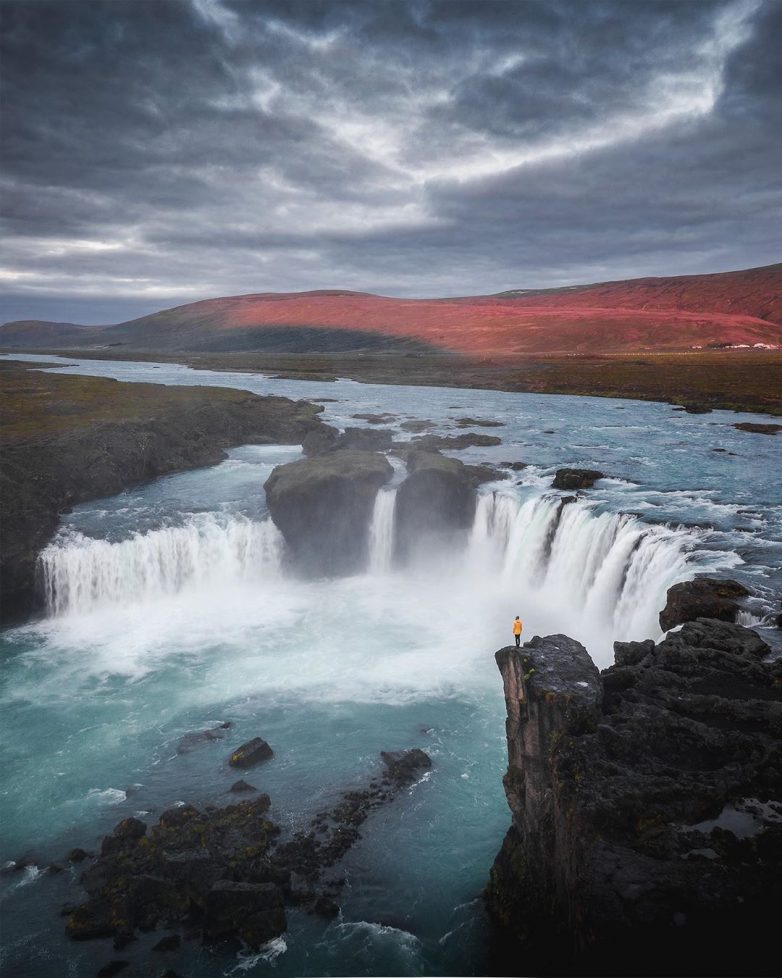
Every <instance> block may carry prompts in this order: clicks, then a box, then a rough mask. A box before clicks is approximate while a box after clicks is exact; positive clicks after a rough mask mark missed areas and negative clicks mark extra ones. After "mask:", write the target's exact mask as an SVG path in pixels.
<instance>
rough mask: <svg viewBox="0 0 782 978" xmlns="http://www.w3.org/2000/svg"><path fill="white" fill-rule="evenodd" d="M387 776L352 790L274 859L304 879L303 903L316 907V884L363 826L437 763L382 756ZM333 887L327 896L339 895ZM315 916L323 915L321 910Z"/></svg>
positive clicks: (419, 754)
mask: <svg viewBox="0 0 782 978" xmlns="http://www.w3.org/2000/svg"><path fill="white" fill-rule="evenodd" d="M381 758H382V760H383V763H384V765H385V768H386V776H385V777H383V778H382V779H381V780H380V781H378V780H377V778H373V779H372V781H371V782H370V784H369V786H368V787H367V788H362V789H358V790H354V791H347V792H345V794H344V795H343V796H342V798H341V800H340V801H339V802H338V803H337V805H335V806H334V808H331V809H326V810H324V811H321V812H319V813H318V814H317V815H315V816H314V818H313V819H312V821H311V823H310V831H309V832H298V833H296V835H295V836H294V837H293V838H292V839H291V840H290V841H289V842H287V843H284V844H283V845H281V846H279V847H278V849H277V852H276V855H275V859H276V860H277V862H278V863H279V865H281V866H282V867H284V869H285V870H286V871H287V872H290V873H293V874H295V875H296V876H297V877H298V878H300V879H301V880H303V881H304V882H305V883H306V884H307V886H308V889H305V890H300V891H297V894H296V899H297V902H298V903H299V904H300V905H304V906H309V907H312V908H313V909H314V906H315V904H316V902H317V900H318V898H319V896H320V895H321V894H320V893H319V892H318V891H316V890H313V889H312V887H313V886H314V885H315V884H317V883H318V882H319V881H320V880H321V878H322V876H323V873H324V872H325V870H326V869H328V868H329V867H331V866H333V865H334V864H335V863H337V862H338V861H339V860H340V859H341V858H342V857H343V856H344V855H345V853H346V852H347V851H348V850H349V849H350V847H351V846H352V845H353V844H354V843H355V842H357V841H358V840H359V839H360V838H361V835H360V832H359V826H361V825H362V824H363V823H364V822H365V821H366V819H367V817H368V816H369V814H370V812H372V811H373V810H374V809H375V808H378V807H380V806H381V805H383V804H385V803H386V802H389V801H391V800H393V798H394V797H395V796H396V795H397V794H398V792H399V791H401V790H402V789H403V788H406V787H408V786H409V785H410V784H412V783H413V782H414V781H415V780H416V779H417V778H418V777H419V774H420V772H421V771H424V770H427V769H428V768H430V767H431V765H432V761H431V759H430V758H429V756H428V755H427V754H426V753H425V752H424V751H422V750H420V749H418V748H414V749H413V750H409V751H399V752H386V751H384V752H383V753H382V754H381ZM335 885H337V884H334V883H331V884H327V885H326V889H325V891H323V892H324V894H325V896H326V897H328V898H331V899H333V898H334V896H335V895H336V894H335V892H334V890H333V887H334V886H335ZM315 912H318V913H320V912H322V911H321V910H316V911H315Z"/></svg>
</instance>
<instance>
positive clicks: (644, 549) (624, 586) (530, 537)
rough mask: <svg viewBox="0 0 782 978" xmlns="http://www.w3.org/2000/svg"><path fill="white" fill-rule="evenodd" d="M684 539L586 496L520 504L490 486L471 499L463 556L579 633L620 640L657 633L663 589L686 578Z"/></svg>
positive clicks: (687, 540) (688, 571) (541, 498)
mask: <svg viewBox="0 0 782 978" xmlns="http://www.w3.org/2000/svg"><path fill="white" fill-rule="evenodd" d="M691 543H692V541H691V540H690V538H689V536H688V534H687V533H686V532H684V531H681V530H672V529H670V528H669V527H666V526H655V525H649V524H646V523H644V522H643V521H642V520H640V519H638V518H637V517H635V516H630V515H628V514H623V513H609V512H600V511H599V510H598V506H597V504H595V503H593V502H590V501H589V500H586V499H581V498H578V499H576V500H575V501H570V502H564V500H563V497H561V496H557V495H555V494H553V493H552V494H543V495H539V496H535V497H532V498H529V499H526V500H524V501H521V500H520V499H519V498H518V497H517V496H515V495H514V494H512V493H509V492H503V491H502V490H497V491H495V492H490V493H485V494H483V495H481V497H480V498H479V500H478V505H477V507H476V513H475V520H474V525H473V530H472V535H471V538H470V545H469V559H470V561H471V563H472V564H473V566H474V567H476V570H477V569H478V568H479V567H483V570H484V572H485V573H491V572H492V570H494V569H496V572H497V573H498V575H499V579H500V582H501V585H502V586H503V588H504V589H506V590H508V591H513V592H515V593H516V594H517V595H518V597H519V599H520V600H521V601H522V603H523V604H529V602H530V601H535V602H540V603H546V604H548V605H552V606H554V607H558V608H560V609H561V610H562V617H563V620H564V619H566V620H567V621H568V622H569V623H576V624H577V625H578V624H580V625H582V626H584V628H585V629H586V631H587V632H591V633H595V632H602V633H603V634H606V635H608V636H610V637H611V638H613V639H618V640H628V639H636V638H639V639H640V638H647V637H649V636H653V635H655V634H659V633H660V627H659V623H658V621H657V615H658V613H659V611H660V609H661V608H662V607H663V606H664V605H665V600H666V593H667V590H668V588H669V587H671V585H673V584H675V583H676V582H677V581H681V580H685V579H687V578H689V577H691V576H692V573H693V569H692V567H691V565H690V563H689V558H688V550H687V548H688V546H691Z"/></svg>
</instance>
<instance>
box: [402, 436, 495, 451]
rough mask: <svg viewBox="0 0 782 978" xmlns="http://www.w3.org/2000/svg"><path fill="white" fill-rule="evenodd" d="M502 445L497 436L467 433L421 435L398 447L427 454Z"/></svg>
mask: <svg viewBox="0 0 782 978" xmlns="http://www.w3.org/2000/svg"><path fill="white" fill-rule="evenodd" d="M500 444H502V439H501V438H498V437H497V436H496V435H482V434H479V433H478V432H475V431H465V432H464V433H463V434H461V435H419V436H418V437H417V438H413V439H412V441H410V442H398V443H397V445H396V447H397V448H398V449H400V450H402V451H403V450H404V449H405V448H407V447H410V448H413V449H414V450H416V451H426V452H439V451H447V452H457V451H461V450H462V449H464V448H490V447H492V446H494V445H500Z"/></svg>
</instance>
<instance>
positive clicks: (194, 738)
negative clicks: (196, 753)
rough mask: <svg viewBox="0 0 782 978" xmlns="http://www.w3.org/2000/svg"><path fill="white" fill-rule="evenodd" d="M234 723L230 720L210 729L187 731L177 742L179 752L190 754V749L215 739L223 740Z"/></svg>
mask: <svg viewBox="0 0 782 978" xmlns="http://www.w3.org/2000/svg"><path fill="white" fill-rule="evenodd" d="M232 726H233V724H232V723H231V722H230V720H229V721H226V722H225V723H221V724H220V725H219V726H218V727H210V728H209V729H208V730H195V731H193V732H192V733H186V734H185V735H184V737H182V739H181V740H180V741H179V743H178V744H177V749H176V752H177V754H189V753H190V751H192V750H196V749H197V748H199V747H203V746H204V745H205V744H209V743H212V742H213V741H215V740H221V739H222V738H223V737H224V736H225V731H226V730H230V729H231V727H232Z"/></svg>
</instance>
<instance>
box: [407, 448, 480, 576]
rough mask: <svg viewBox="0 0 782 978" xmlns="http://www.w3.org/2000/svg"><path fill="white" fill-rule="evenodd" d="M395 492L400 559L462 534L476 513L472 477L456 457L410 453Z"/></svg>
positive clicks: (470, 524) (450, 540)
mask: <svg viewBox="0 0 782 978" xmlns="http://www.w3.org/2000/svg"><path fill="white" fill-rule="evenodd" d="M407 471H408V476H407V478H406V479H405V480H404V482H403V483H402V484H401V486H400V487H399V489H398V491H397V498H396V547H397V552H398V554H399V555H400V557H402V558H406V557H409V556H410V555H412V554H415V553H416V552H418V551H420V550H430V549H431V547H432V546H433V545H435V546H436V545H438V544H439V545H444V544H449V543H451V542H453V540H454V539H455V538H456V539H458V538H460V536H462V535H464V534H465V533H466V532H467V530H468V529H469V528H470V526H472V520H473V515H474V513H475V501H476V495H475V485H476V483H475V480H474V479H473V477H472V476H471V474H470V472H469V471H468V469H467V467H466V466H465V465H463V464H462V463H461V462H459V461H458V460H457V459H453V458H446V457H445V456H444V455H439V454H438V453H437V452H410V453H409V454H408V456H407Z"/></svg>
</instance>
